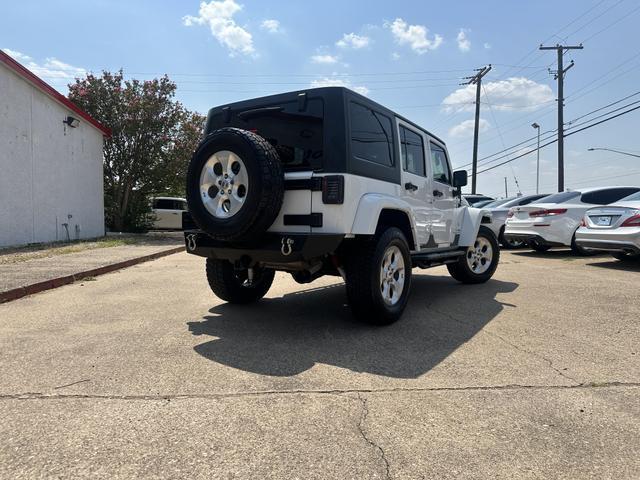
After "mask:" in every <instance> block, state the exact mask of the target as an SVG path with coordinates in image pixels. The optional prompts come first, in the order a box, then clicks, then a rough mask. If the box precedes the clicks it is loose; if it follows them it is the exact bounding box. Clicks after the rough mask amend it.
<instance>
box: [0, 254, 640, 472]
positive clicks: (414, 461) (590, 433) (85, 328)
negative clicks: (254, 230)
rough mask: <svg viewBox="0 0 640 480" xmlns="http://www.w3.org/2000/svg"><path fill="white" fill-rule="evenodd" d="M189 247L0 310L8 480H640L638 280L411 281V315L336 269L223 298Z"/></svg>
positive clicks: (638, 274)
mask: <svg viewBox="0 0 640 480" xmlns="http://www.w3.org/2000/svg"><path fill="white" fill-rule="evenodd" d="M203 270H204V269H203V260H202V259H200V258H195V257H191V256H188V255H186V254H184V253H180V254H176V255H172V256H169V257H166V258H163V259H160V260H156V261H153V262H149V263H145V264H141V265H138V266H135V267H131V268H129V269H126V270H122V271H120V272H116V273H111V274H107V275H104V276H102V277H99V278H97V279H95V280H94V281H85V282H83V283H75V284H72V285H68V286H64V287H61V288H58V289H56V290H51V291H48V292H44V293H41V294H38V295H34V296H31V297H26V298H23V299H20V300H16V301H14V302H10V303H7V304H2V305H0V319H1V321H0V378H1V382H0V388H1V391H0V418H2V421H1V422H0V439H1V440H0V477H2V478H12V479H15V478H42V477H56V478H83V477H91V478H122V477H133V476H135V477H139V478H158V477H163V478H178V477H188V478H260V479H263V478H300V479H311V478H335V479H348V478H353V479H362V478H395V479H401V478H402V479H404V478H438V479H445V478H505V479H507V478H508V479H512V478H567V479H577V478H598V479H603V478H616V479H617V480H619V479H637V478H640V401H639V398H640V396H639V395H640V366H639V357H640V346H639V345H640V322H639V318H640V315H639V313H638V307H639V306H640V289H638V285H639V280H640V267H638V266H636V267H625V266H622V265H621V264H620V263H619V262H616V261H614V260H610V259H609V258H608V257H605V256H603V257H591V258H576V257H572V256H571V255H570V254H569V253H568V252H549V253H547V254H533V253H530V252H516V253H505V252H503V259H502V262H501V265H500V266H499V268H498V271H497V273H496V275H495V276H494V278H493V280H492V281H490V282H488V283H487V284H484V285H477V286H463V285H459V284H457V283H456V282H454V281H453V280H452V279H451V278H450V277H449V276H448V275H447V272H446V270H445V269H444V268H442V267H440V268H436V269H432V270H414V274H415V275H416V276H415V277H414V278H415V280H414V285H413V293H412V297H411V300H410V304H409V307H408V308H407V310H406V312H405V314H404V317H403V318H402V320H401V321H400V322H398V323H396V324H394V325H392V326H389V327H384V328H373V327H370V326H365V325H360V324H358V323H355V322H354V321H353V320H352V319H351V316H350V313H349V310H348V308H347V307H346V306H345V301H346V298H345V294H344V287H343V285H342V284H341V281H339V280H338V279H336V278H334V277H326V278H323V279H320V280H318V281H316V282H314V283H313V284H310V285H298V284H296V283H295V282H293V280H291V279H290V278H289V277H288V276H285V275H282V274H279V275H278V277H277V279H276V283H275V284H274V287H273V288H272V289H271V291H270V292H269V294H268V298H267V299H265V300H264V301H262V302H260V303H259V304H256V305H254V306H249V307H237V306H231V305H227V304H224V303H222V302H220V301H219V300H218V299H216V298H215V297H214V296H213V295H212V294H211V293H210V291H209V290H208V286H207V285H206V281H205V277H204V271H203Z"/></svg>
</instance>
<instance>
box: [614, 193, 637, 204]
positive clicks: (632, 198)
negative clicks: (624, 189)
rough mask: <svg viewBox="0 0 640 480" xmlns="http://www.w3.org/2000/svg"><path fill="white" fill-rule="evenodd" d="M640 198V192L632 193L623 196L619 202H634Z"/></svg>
mask: <svg viewBox="0 0 640 480" xmlns="http://www.w3.org/2000/svg"><path fill="white" fill-rule="evenodd" d="M639 200H640V192H636V193H632V194H631V195H629V196H628V197H624V198H621V199H620V200H618V201H619V202H633V201H639Z"/></svg>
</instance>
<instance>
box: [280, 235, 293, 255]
mask: <svg viewBox="0 0 640 480" xmlns="http://www.w3.org/2000/svg"><path fill="white" fill-rule="evenodd" d="M292 251H293V238H288V237H282V247H281V248H280V252H282V255H284V256H285V257H288V256H289V255H291V252H292Z"/></svg>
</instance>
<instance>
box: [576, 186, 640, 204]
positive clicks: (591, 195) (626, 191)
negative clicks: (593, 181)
mask: <svg viewBox="0 0 640 480" xmlns="http://www.w3.org/2000/svg"><path fill="white" fill-rule="evenodd" d="M637 191H638V189H637V188H610V189H607V190H599V191H596V192H587V193H583V194H582V198H581V200H582V201H583V202H584V203H593V204H595V205H608V204H610V203H614V202H617V201H618V200H620V199H622V198H624V197H627V196H629V195H631V194H632V193H635V192H637Z"/></svg>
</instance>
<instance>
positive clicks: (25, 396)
mask: <svg viewBox="0 0 640 480" xmlns="http://www.w3.org/2000/svg"><path fill="white" fill-rule="evenodd" d="M621 387H622V388H627V387H630V388H636V387H640V382H617V381H613V382H586V383H576V384H573V385H523V384H505V385H469V386H463V387H422V388H405V387H398V388H380V389H367V388H362V389H357V388H353V389H330V390H262V391H256V392H225V393H209V394H207V393H194V394H166V395H161V394H158V395H100V394H82V393H77V394H73V393H68V394H62V393H56V394H48V393H42V392H23V393H8V394H0V400H66V399H71V400H73V399H80V400H82V399H94V400H165V401H166V400H189V399H203V400H206V399H211V400H214V399H220V398H234V397H260V396H277V395H347V394H354V393H355V394H361V393H362V394H365V393H370V394H376V393H379V394H385V393H416V392H417V393H419V392H469V391H470V392H483V391H489V392H490V391H504V390H514V391H517V390H575V389H592V388H621Z"/></svg>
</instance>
